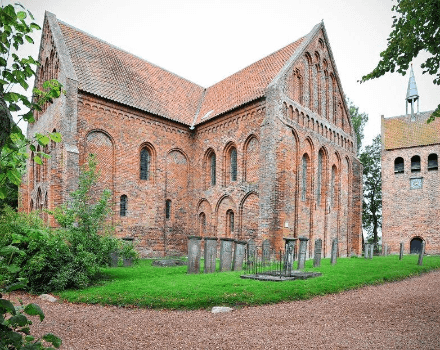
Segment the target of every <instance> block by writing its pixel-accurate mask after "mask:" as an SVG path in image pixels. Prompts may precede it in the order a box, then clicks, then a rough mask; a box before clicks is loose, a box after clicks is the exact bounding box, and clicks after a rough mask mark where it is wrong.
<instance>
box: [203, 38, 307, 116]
mask: <svg viewBox="0 0 440 350" xmlns="http://www.w3.org/2000/svg"><path fill="white" fill-rule="evenodd" d="M303 40H304V38H301V39H299V40H297V41H295V42H293V43H291V44H290V45H287V46H286V47H284V48H282V49H280V50H278V51H276V52H274V53H272V54H271V55H269V56H267V57H265V58H263V59H261V60H259V61H257V62H255V63H253V64H251V65H250V66H248V67H246V68H244V69H242V70H241V71H239V72H237V73H235V74H233V75H231V76H229V77H227V78H226V79H223V80H222V81H220V82H218V83H217V84H215V85H213V86H211V87H209V88H208V89H207V91H206V95H205V98H204V99H203V104H202V107H201V109H200V112H199V115H198V118H197V122H196V124H198V123H200V122H204V121H206V120H209V119H211V118H213V117H215V116H216V115H219V114H221V113H224V112H227V111H229V110H231V109H233V108H236V107H238V106H240V105H242V104H244V103H247V102H249V101H252V100H255V99H256V98H259V97H262V96H263V95H264V93H265V91H266V88H267V86H268V85H269V84H270V82H271V81H272V80H273V79H274V78H275V76H276V75H277V73H278V72H279V71H280V70H281V69H282V68H283V66H284V64H285V63H286V61H287V60H288V59H289V58H290V57H291V56H292V55H293V53H294V52H295V50H296V49H297V48H298V46H299V45H300V44H301V42H302V41H303ZM210 111H213V112H212V113H210V114H209V115H208V116H206V114H207V113H209V112H210ZM205 116H206V117H205ZM204 117H205V118H204Z"/></svg>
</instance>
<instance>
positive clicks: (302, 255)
mask: <svg viewBox="0 0 440 350" xmlns="http://www.w3.org/2000/svg"><path fill="white" fill-rule="evenodd" d="M308 240H309V239H308V238H306V237H299V254H298V270H301V269H303V268H304V266H305V264H306V252H307V242H308Z"/></svg>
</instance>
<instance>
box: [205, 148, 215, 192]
mask: <svg viewBox="0 0 440 350" xmlns="http://www.w3.org/2000/svg"><path fill="white" fill-rule="evenodd" d="M212 157H215V162H214V164H212V163H213V160H212ZM217 161H218V159H217V155H216V153H215V151H214V149H213V148H212V147H209V148H208V149H207V150H206V151H205V154H204V156H203V164H202V167H203V169H202V179H201V180H202V187H203V188H204V189H205V190H207V189H208V188H209V187H211V186H215V185H216V184H217V170H218V169H217ZM213 166H214V169H213V168H212V167H213Z"/></svg>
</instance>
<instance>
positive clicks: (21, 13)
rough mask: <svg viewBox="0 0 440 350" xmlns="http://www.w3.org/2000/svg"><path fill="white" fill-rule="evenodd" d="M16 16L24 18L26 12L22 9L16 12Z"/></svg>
mask: <svg viewBox="0 0 440 350" xmlns="http://www.w3.org/2000/svg"><path fill="white" fill-rule="evenodd" d="M17 17H18V19H25V18H26V17H27V14H26V12H24V11H19V12H17Z"/></svg>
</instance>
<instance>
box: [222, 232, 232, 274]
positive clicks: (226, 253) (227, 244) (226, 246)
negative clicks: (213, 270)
mask: <svg viewBox="0 0 440 350" xmlns="http://www.w3.org/2000/svg"><path fill="white" fill-rule="evenodd" d="M233 243H234V239H233V238H220V271H231V267H232V244H233Z"/></svg>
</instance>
